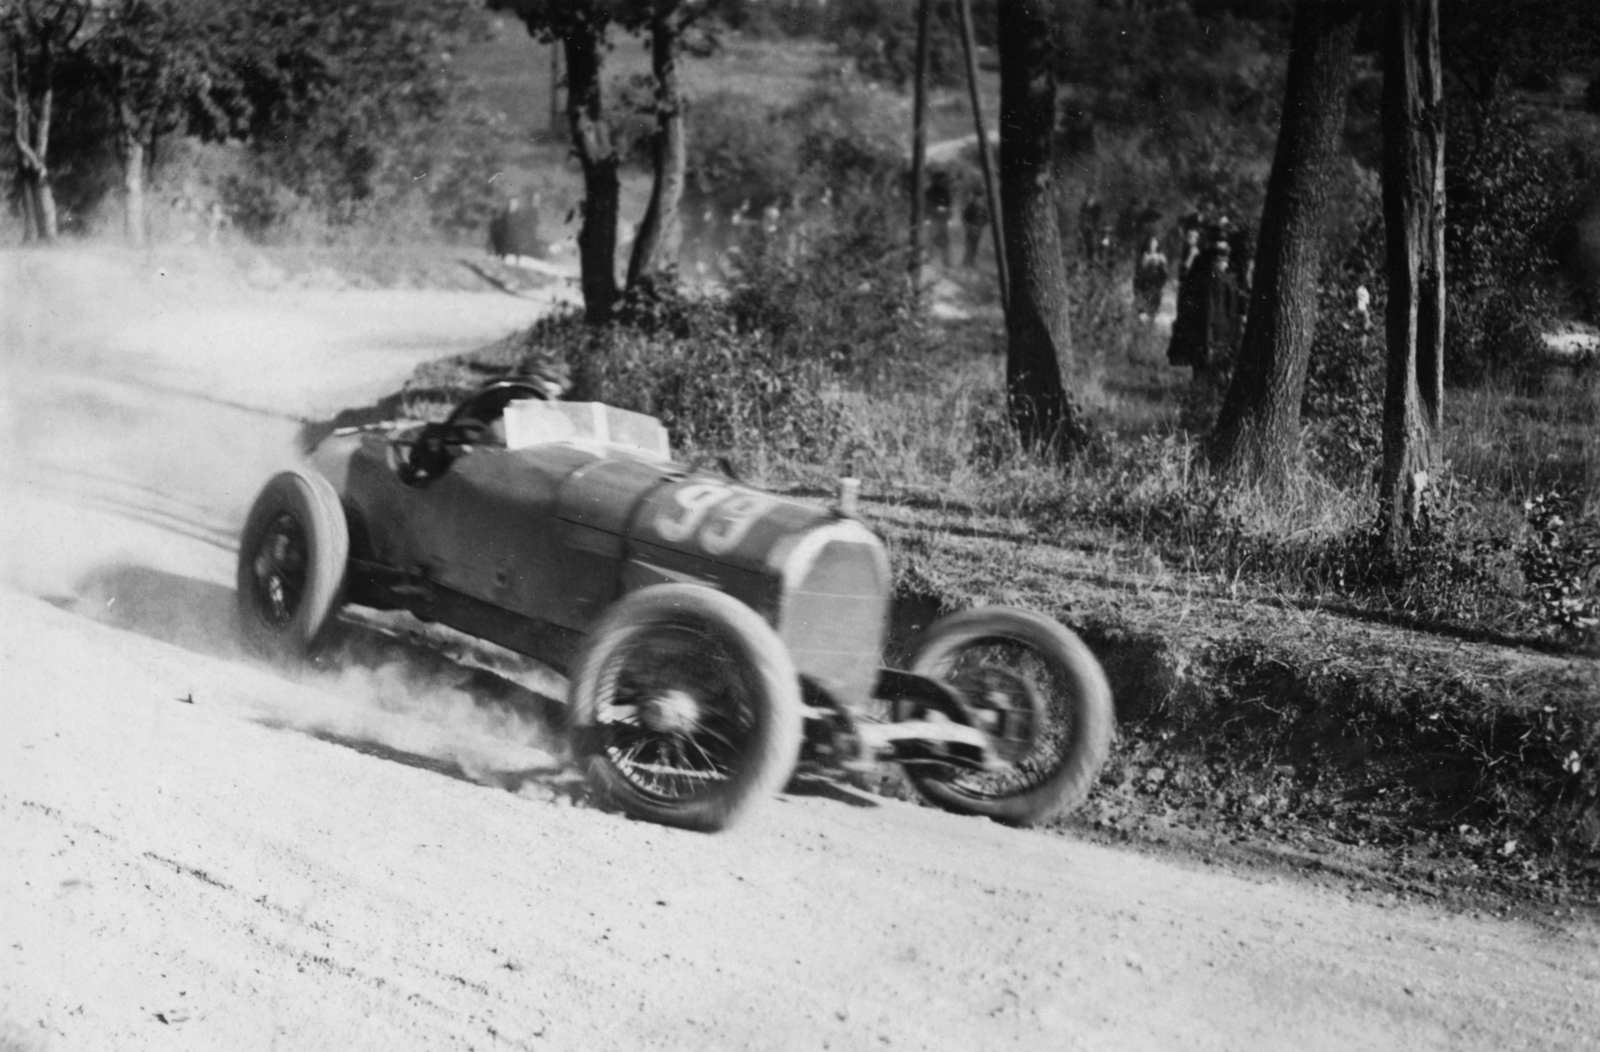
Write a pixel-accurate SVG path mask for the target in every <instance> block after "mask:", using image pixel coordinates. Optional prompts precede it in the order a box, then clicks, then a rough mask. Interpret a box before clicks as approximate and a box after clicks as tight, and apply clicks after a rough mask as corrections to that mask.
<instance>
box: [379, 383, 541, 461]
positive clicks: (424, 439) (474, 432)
mask: <svg viewBox="0 0 1600 1052" xmlns="http://www.w3.org/2000/svg"><path fill="white" fill-rule="evenodd" d="M548 397H549V395H548V394H547V393H546V390H545V388H544V387H542V386H540V385H539V384H537V383H534V382H533V381H530V380H496V381H494V382H493V383H491V384H488V385H486V386H485V387H484V388H483V389H482V390H481V391H479V392H478V393H477V394H475V395H473V396H472V397H471V398H468V399H467V400H466V401H465V402H462V403H461V404H460V405H458V406H456V407H455V409H453V410H451V412H450V415H449V416H448V417H446V418H445V421H444V422H443V423H431V424H424V425H423V426H422V430H421V431H419V432H417V436H416V438H415V439H413V440H412V441H411V442H410V443H409V445H410V446H411V449H410V450H409V451H408V452H407V454H406V457H405V460H404V461H403V462H402V463H401V466H400V478H401V481H403V482H404V483H405V484H406V485H408V486H422V485H426V484H427V483H429V482H432V481H433V480H434V479H436V478H438V477H439V476H440V475H443V474H444V473H445V472H446V471H448V470H450V465H451V464H453V463H455V459H456V456H457V454H456V452H455V450H454V449H453V448H452V447H458V446H467V445H474V444H477V443H479V442H481V441H482V440H483V434H484V432H485V431H486V430H488V427H489V425H490V424H491V423H493V422H494V421H495V420H497V419H499V418H500V417H501V416H502V415H504V413H505V411H506V406H508V405H510V404H511V403H512V402H515V401H517V400H519V399H523V398H538V399H541V400H543V399H547V398H548Z"/></svg>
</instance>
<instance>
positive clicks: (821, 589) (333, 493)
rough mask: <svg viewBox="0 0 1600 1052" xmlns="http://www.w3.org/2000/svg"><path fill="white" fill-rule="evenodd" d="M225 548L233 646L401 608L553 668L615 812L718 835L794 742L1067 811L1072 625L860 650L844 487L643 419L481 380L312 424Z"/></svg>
mask: <svg viewBox="0 0 1600 1052" xmlns="http://www.w3.org/2000/svg"><path fill="white" fill-rule="evenodd" d="M310 465H311V466H310V468H309V469H307V470H297V471H287V472H283V473H281V474H279V475H276V476H275V477H273V478H272V479H271V480H269V481H268V482H267V484H266V486H265V487H264V488H263V489H262V491H261V494H260V496H259V497H258V498H257V499H256V501H255V504H254V506H253V507H252V509H251V511H250V514H249V517H248V519H247V521H246V524H245V528H244V531H243V534H242V536H241V540H240V552H239V564H238V609H239V622H240V628H241V632H242V634H243V636H244V638H245V640H246V641H247V642H248V643H250V644H251V645H252V646H253V647H254V648H255V649H257V650H258V651H260V652H261V653H263V654H265V655H267V656H269V657H272V658H276V659H289V660H292V659H299V658H303V657H305V656H306V655H307V654H308V653H309V652H310V651H311V650H312V649H313V648H314V647H315V646H316V645H317V644H318V642H319V641H320V640H322V639H323V637H324V634H325V630H326V629H327V628H328V626H329V624H330V622H331V621H332V620H333V616H334V614H335V613H336V612H337V611H338V610H339V608H340V606H341V605H342V604H344V603H347V602H348V603H355V604H359V605H364V606H368V607H376V608H380V609H403V610H406V611H409V612H410V613H411V614H413V615H415V616H416V617H418V618H421V619H422V620H424V621H437V622H441V623H444V624H446V625H449V626H451V627H453V628H455V629H458V630H460V631H462V632H465V633H468V634H470V635H473V636H476V637H479V638H482V639H485V640H489V641H491V642H493V643H496V644H499V645H501V646H504V647H507V648H510V649H511V650H514V651H517V652H519V653H522V654H526V655H529V656H531V657H533V658H536V659H538V660H540V661H543V662H545V663H547V664H549V665H551V666H553V667H555V668H556V669H558V670H560V671H562V672H564V673H565V674H566V675H567V678H568V682H569V684H570V687H569V691H568V696H567V698H566V703H567V706H566V708H567V712H566V717H567V718H566V723H567V725H568V727H569V728H570V732H571V734H572V735H573V741H574V743H575V747H576V750H577V752H578V754H579V755H580V756H581V757H582V758H583V762H584V764H585V767H586V770H587V772H588V774H589V777H590V780H591V781H592V782H593V783H594V785H595V786H596V787H597V788H598V790H599V791H600V792H601V793H603V794H604V795H605V796H606V797H609V798H610V799H611V800H612V801H614V802H615V803H616V804H617V805H618V806H620V807H621V808H622V809H623V810H624V811H626V812H628V813H630V814H632V815H634V816H637V817H643V818H647V819H650V820H654V821H658V822H663V823H668V824H672V825H679V826H685V827H689V828H695V829H707V830H711V829H718V828H721V827H722V826H724V825H726V824H727V823H728V822H729V821H731V820H732V819H734V818H735V817H736V816H737V815H738V814H740V813H741V812H742V811H743V810H744V809H745V808H746V807H747V806H748V805H750V804H751V803H753V802H754V801H756V800H758V799H760V798H762V797H764V796H768V795H770V794H772V793H773V792H775V791H777V790H778V789H779V788H781V787H782V786H783V785H784V784H785V783H786V782H787V780H788V779H789V777H790V776H791V774H792V773H793V771H794V769H795V766H796V763H797V762H798V761H799V760H800V759H801V757H802V754H804V755H805V756H806V757H807V758H809V759H811V760H815V761H819V762H822V763H827V764H833V765H837V766H840V767H846V768H850V767H859V766H860V765H870V764H873V763H877V762H880V761H890V762H896V763H899V764H901V765H902V766H903V768H904V770H905V771H906V773H907V775H908V776H909V778H910V780H911V781H912V783H913V784H914V785H916V787H917V788H918V790H919V791H920V792H921V793H923V794H924V795H925V796H926V797H927V798H928V799H929V800H931V801H933V802H934V803H936V804H938V805H939V806H942V807H945V808H947V809H950V810H952V811H957V812H962V813H968V814H978V815H988V816H990V817H993V818H995V819H998V820H1001V821H1005V822H1011V823H1017V824H1025V823H1031V822H1035V821H1038V820H1040V819H1042V818H1044V817H1046V816H1048V815H1050V814H1053V813H1055V812H1056V811H1058V810H1061V809H1064V808H1067V807H1071V806H1075V805H1076V804H1077V803H1079V802H1080V801H1081V800H1082V799H1083V797H1084V796H1085V794H1086V793H1087V792H1088V790H1089V786H1090V785H1091V783H1092V782H1093V780H1094V778H1095V776H1096V774H1097V773H1098V771H1099V769H1100V766H1101V764H1102V763H1103V762H1104V760H1105V756H1106V751H1107V748H1108V745H1109V741H1110V737H1111V733H1112V722H1113V716H1112V707H1111V697H1110V692H1109V690H1108V688H1107V686H1106V681H1105V677H1104V675H1103V674H1102V672H1101V670H1100V667H1099V665H1098V664H1097V663H1096V661H1095V659H1094V657H1093V656H1092V655H1091V654H1090V653H1089V651H1088V650H1087V649H1086V648H1085V647H1084V646H1083V644H1082V643H1081V642H1080V641H1079V640H1078V639H1077V638H1076V637H1075V636H1073V635H1072V634H1071V633H1070V632H1068V631H1067V630H1066V629H1065V628H1063V627H1062V626H1061V625H1059V624H1057V623H1055V622H1054V621H1051V620H1049V619H1048V618H1045V617H1042V616H1040V615H1038V614H1034V613H1029V612H1026V611H1021V610H1015V609H1010V608H1003V607H996V608H988V609H981V610H973V611H967V612H963V613H957V614H954V615H951V616H949V617H947V618H944V619H943V620H940V621H938V622H936V623H935V624H934V625H932V626H931V627H930V628H929V629H928V631H927V632H926V633H925V638H924V639H923V641H922V643H921V645H920V648H919V649H918V650H917V651H916V653H915V656H914V657H913V659H912V660H911V661H910V662H909V664H910V668H909V669H904V670H901V669H888V668H883V667H880V664H881V654H882V649H883V645H884V641H885V636H886V632H887V622H888V612H889V593H890V574H889V562H888V558H887V555H886V552H885V548H884V545H883V543H882V541H881V540H880V539H879V538H878V537H877V535H875V534H874V533H873V532H872V531H871V530H870V529H869V528H868V527H867V526H866V525H864V524H863V522H862V521H861V520H860V518H859V517H858V516H857V515H856V514H855V511H854V507H853V504H854V500H853V492H851V491H849V490H845V491H844V492H843V493H842V497H841V502H840V504H839V505H837V506H834V507H831V508H828V507H819V506H816V505H815V504H812V503H808V502H805V501H801V500H797V499H790V498H786V497H781V496H777V495H774V494H771V493H767V492H763V491H761V490H759V489H756V488H753V487H751V486H747V485H744V484H742V483H740V482H739V481H736V480H735V479H733V478H732V477H730V476H729V475H728V474H726V473H717V472H709V471H697V470H692V469H690V468H688V467H685V466H683V465H681V464H678V463H675V462H674V461H673V460H672V457H671V454H670V451H669V448H668V442H667V433H666V430H665V428H663V427H662V425H661V423H660V422H659V421H657V420H655V419H654V418H652V417H648V416H644V415H641V414H638V413H632V412H628V411H625V410H621V409H617V408H615V407H612V406H607V405H602V404H599V403H594V402H563V401H556V400H550V399H548V398H547V397H546V391H545V390H544V388H543V386H542V385H538V384H532V383H526V382H522V381H515V380H511V381H498V382H495V383H492V384H490V385H488V386H487V387H485V388H484V389H483V390H481V391H479V392H478V393H477V394H475V395H473V396H471V397H469V398H468V399H466V400H465V401H464V402H462V403H461V404H460V405H459V406H457V407H456V408H455V410H454V411H453V412H452V413H451V414H450V416H449V418H448V419H447V420H445V421H444V422H442V423H427V424H416V423H410V424H407V423H390V424H383V425H377V426H373V427H366V428H360V429H348V430H344V431H338V432H334V433H333V434H332V435H330V436H329V437H328V438H326V439H325V440H323V441H322V442H321V443H320V444H319V445H318V446H317V448H316V449H315V450H313V451H312V454H311V456H310Z"/></svg>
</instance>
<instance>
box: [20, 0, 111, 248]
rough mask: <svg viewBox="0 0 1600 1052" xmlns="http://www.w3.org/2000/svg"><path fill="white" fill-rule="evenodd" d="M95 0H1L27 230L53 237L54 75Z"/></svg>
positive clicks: (33, 234) (26, 232) (30, 236)
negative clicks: (51, 140) (52, 142)
mask: <svg viewBox="0 0 1600 1052" xmlns="http://www.w3.org/2000/svg"><path fill="white" fill-rule="evenodd" d="M91 6H92V5H91V0H0V29H3V31H4V34H5V45H6V60H7V66H8V69H7V72H8V73H9V74H10V77H9V81H10V83H9V84H8V85H7V88H8V89H9V91H6V90H5V89H0V98H3V101H4V102H5V104H6V106H7V108H8V109H9V110H10V111H11V122H12V136H13V142H14V143H15V146H16V156H17V184H18V186H19V188H20V194H21V198H22V218H23V234H24V237H26V238H28V239H30V240H35V239H37V240H44V241H53V240H55V237H56V233H57V221H56V200H55V191H54V189H53V188H52V186H51V182H50V131H51V127H50V123H51V120H52V118H53V116H54V110H55V93H56V76H57V73H58V71H59V69H60V66H61V64H62V62H63V60H64V59H66V58H67V57H68V56H69V54H70V52H71V49H72V48H73V46H74V44H75V43H76V42H77V41H78V39H79V35H80V34H81V33H82V31H83V28H84V23H85V21H86V20H87V18H88V16H89V10H90V7H91Z"/></svg>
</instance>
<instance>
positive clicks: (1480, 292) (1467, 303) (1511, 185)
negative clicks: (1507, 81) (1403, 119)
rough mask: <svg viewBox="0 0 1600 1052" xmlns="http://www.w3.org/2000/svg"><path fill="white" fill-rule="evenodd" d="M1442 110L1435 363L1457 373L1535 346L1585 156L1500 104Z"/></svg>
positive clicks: (1459, 378)
mask: <svg viewBox="0 0 1600 1052" xmlns="http://www.w3.org/2000/svg"><path fill="white" fill-rule="evenodd" d="M1459 109H1461V110H1465V109H1466V108H1465V107H1462V108H1459ZM1450 120H1451V123H1450V129H1449V135H1448V137H1447V139H1446V152H1447V156H1446V162H1445V163H1446V169H1445V170H1446V173H1447V175H1448V178H1449V180H1450V184H1449V194H1450V209H1449V212H1448V213H1447V218H1446V227H1445V238H1446V245H1445V256H1446V258H1447V259H1448V260H1449V268H1450V270H1449V275H1448V277H1449V281H1450V290H1451V295H1450V301H1449V304H1450V305H1449V311H1450V316H1449V318H1448V320H1447V322H1446V326H1445V338H1446V341H1447V344H1446V356H1445V365H1446V369H1447V372H1448V375H1449V376H1450V378H1451V379H1452V380H1453V381H1456V382H1463V381H1474V380H1478V379H1481V378H1482V377H1484V376H1486V375H1490V374H1494V373H1497V372H1500V371H1501V370H1503V369H1505V368H1507V367H1508V366H1512V365H1515V364H1517V363H1518V362H1519V361H1521V360H1522V359H1525V358H1526V357H1528V356H1530V355H1531V354H1534V353H1536V352H1537V351H1538V349H1539V337H1540V334H1541V332H1542V329H1543V327H1544V325H1545V323H1546V322H1547V321H1548V320H1549V318H1550V317H1551V316H1552V315H1553V314H1554V313H1555V312H1556V310H1557V307H1558V304H1557V300H1558V293H1557V275H1558V267H1557V246H1558V245H1559V244H1561V242H1562V239H1563V238H1564V237H1565V235H1566V232H1567V231H1568V230H1570V229H1571V227H1572V225H1573V223H1574V222H1575V220H1576V218H1577V215H1578V211H1579V208H1580V204H1581V199H1582V195H1583V193H1584V189H1585V180H1586V176H1587V174H1588V173H1587V171H1586V168H1587V167H1588V164H1587V163H1586V161H1585V159H1584V157H1583V155H1582V154H1581V153H1579V152H1576V151H1572V150H1567V149H1563V148H1560V147H1558V146H1555V145H1552V144H1550V143H1548V142H1545V141H1543V140H1541V139H1540V138H1539V137H1538V136H1536V135H1535V134H1534V133H1533V129H1532V127H1531V126H1530V125H1529V123H1528V122H1527V121H1526V120H1525V119H1523V118H1521V117H1519V116H1518V115H1516V114H1515V113H1513V112H1511V111H1510V110H1509V109H1507V108H1506V107H1505V106H1504V105H1500V106H1498V107H1496V108H1493V109H1491V110H1488V111H1486V112H1481V113H1479V112H1464V113H1462V114H1461V115H1460V116H1458V109H1455V108H1453V109H1452V110H1451V111H1450Z"/></svg>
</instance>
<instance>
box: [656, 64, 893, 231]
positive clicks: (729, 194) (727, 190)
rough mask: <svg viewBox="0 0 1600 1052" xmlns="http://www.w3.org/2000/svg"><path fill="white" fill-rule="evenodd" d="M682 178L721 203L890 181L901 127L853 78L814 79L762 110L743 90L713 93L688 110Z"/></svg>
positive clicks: (884, 103)
mask: <svg viewBox="0 0 1600 1052" xmlns="http://www.w3.org/2000/svg"><path fill="white" fill-rule="evenodd" d="M689 119H690V121H691V123H692V124H693V128H694V134H692V135H691V136H690V137H689V159H688V173H687V175H688V183H689V189H690V191H691V193H692V194H693V195H694V196H695V197H697V198H699V199H701V200H710V201H717V202H720V203H721V204H722V205H723V206H724V207H725V208H727V207H731V206H732V205H734V204H735V203H737V202H739V201H741V200H749V201H751V202H753V203H755V204H756V205H757V206H760V205H763V204H765V203H767V202H772V201H780V200H783V199H785V198H799V197H803V198H806V199H812V198H815V197H816V196H817V195H818V194H820V193H821V191H822V190H823V189H827V190H828V191H829V192H830V193H831V194H833V195H834V196H840V195H843V194H848V193H853V192H856V191H859V190H863V189H866V188H872V189H875V190H877V191H879V192H882V191H884V190H885V189H887V188H889V187H890V186H892V184H893V177H894V176H895V175H896V174H897V173H898V172H899V170H900V168H901V164H902V162H901V154H900V135H901V128H900V124H899V121H898V119H897V116H896V113H895V110H894V107H893V105H892V103H891V102H890V100H888V99H887V98H886V97H884V96H883V95H882V94H881V93H880V92H876V91H873V90H871V89H870V88H868V87H867V86H866V85H863V84H861V83H859V82H853V81H838V80H819V81H818V82H817V84H816V86H815V87H813V88H812V89H811V90H810V91H809V92H807V93H806V95H805V96H803V97H802V98H801V99H799V100H798V101H797V102H796V103H795V104H794V105H793V106H790V107H788V108H786V109H781V110H767V111H762V110H761V109H760V108H758V107H755V106H752V105H751V102H750V99H749V98H748V97H747V96H744V95H736V94H733V93H730V92H715V93H712V94H710V95H708V96H706V97H705V98H704V99H700V100H698V101H696V102H695V103H694V109H693V111H692V113H691V114H690V118H689Z"/></svg>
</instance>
